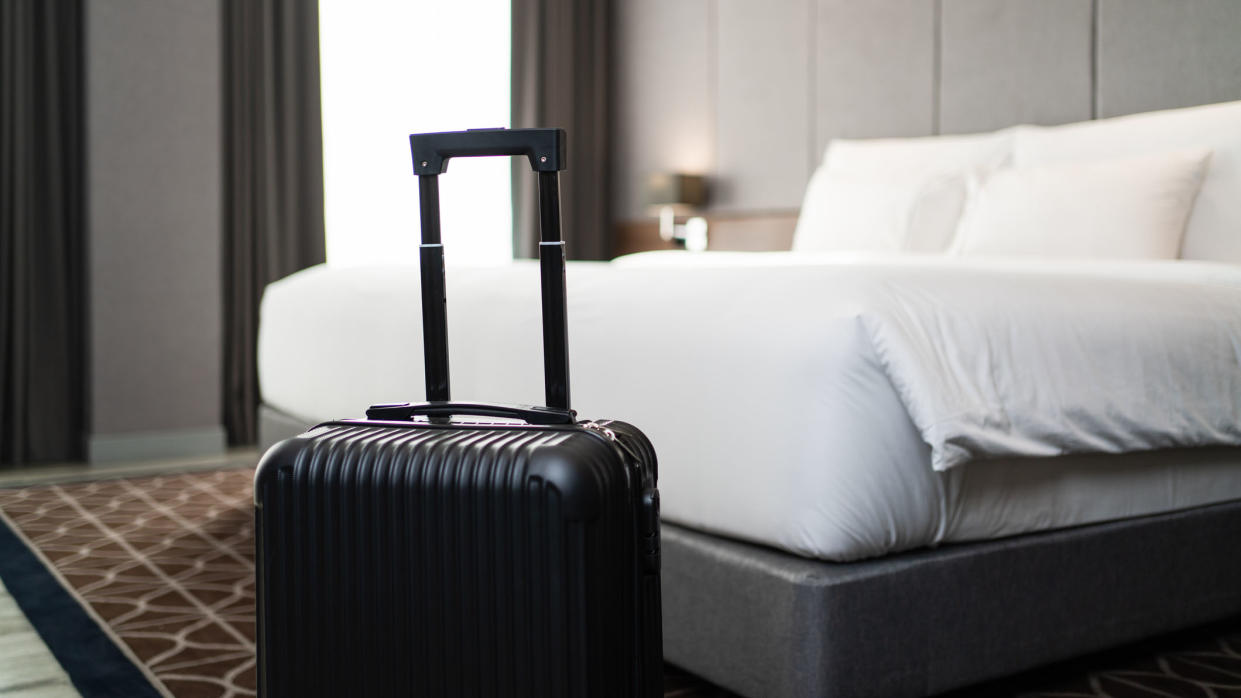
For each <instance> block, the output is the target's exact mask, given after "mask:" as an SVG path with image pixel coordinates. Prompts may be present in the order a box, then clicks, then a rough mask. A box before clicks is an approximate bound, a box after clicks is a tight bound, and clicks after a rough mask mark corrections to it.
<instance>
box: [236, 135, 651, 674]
mask: <svg viewBox="0 0 1241 698" xmlns="http://www.w3.org/2000/svg"><path fill="white" fill-rule="evenodd" d="M410 142H411V146H412V150H413V155H414V170H415V173H416V174H417V175H418V181H419V194H420V199H421V207H422V211H421V218H422V245H421V248H420V258H421V273H422V309H423V314H422V317H423V342H424V351H425V357H426V384H427V402H424V403H417V404H408V403H406V404H395V405H392V404H389V405H374V406H372V407H371V408H370V409H368V410H367V413H366V415H367V416H366V419H344V420H339V421H334V422H327V423H325V424H320V425H319V426H317V427H315V428H313V429H311V430H310V431H308V432H306V433H305V434H302V435H301V436H299V437H296V438H293V439H289V440H287V441H284V442H281V443H280V444H277V445H276V446H274V447H272V448H271V449H270V450H269V451H268V452H267V453H266V454H265V455H264V456H263V459H262V461H261V463H260V464H259V467H258V470H257V472H256V473H255V487H254V505H255V534H256V537H257V549H256V558H257V576H258V645H259V648H258V649H259V652H258V660H259V664H258V666H259V686H260V695H262V696H268V697H271V698H275V697H277V696H296V697H299V698H301V697H306V696H333V697H337V696H367V697H371V696H444V697H449V696H451V697H453V698H457V697H461V696H479V697H488V698H490V697H493V696H528V697H530V698H550V697H556V696H561V697H569V696H572V697H581V698H586V697H590V698H596V697H600V696H617V697H625V698H630V697H633V696H643V697H654V696H660V695H662V680H663V668H662V646H661V629H660V593H659V493H658V490H657V489H656V464H655V453H654V451H653V449H652V447H651V444H650V442H649V441H648V440H647V439H646V437H645V436H643V435H642V433H641V432H640V431H638V429H636V428H634V427H633V426H631V425H629V424H625V423H623V422H618V421H610V420H594V421H580V420H578V419H577V418H576V414H575V413H574V412H573V411H572V410H571V409H570V408H569V366H568V343H567V322H566V317H565V276H564V274H565V271H564V269H565V263H564V259H565V253H564V242H563V241H562V240H561V237H560V201H559V190H558V177H559V171H560V170H562V169H564V162H565V159H564V148H565V135H564V132H563V131H561V130H559V129H514V130H508V129H488V130H479V131H464V132H450V133H430V134H420V135H413V136H411V137H410ZM475 155H522V156H525V157H527V158H528V159H529V161H530V164H531V166H532V167H533V169H534V170H535V171H536V172H537V173H538V178H539V198H540V228H541V238H542V241H541V243H540V245H539V252H540V254H539V257H540V276H541V279H542V294H543V295H542V298H543V301H542V303H543V344H544V347H543V348H544V373H545V384H546V406H538V407H531V406H506V405H494V404H485V403H462V402H452V401H450V395H449V383H448V345H447V332H446V328H447V322H446V312H445V311H446V306H445V288H444V264H443V259H444V257H443V247H442V246H441V244H440V221H439V201H438V199H439V190H438V176H439V175H440V174H441V173H443V172H444V170H445V167H446V164H447V161H448V159H449V158H452V157H461V156H475ZM618 331H619V330H618ZM378 349H379V348H377V352H376V355H375V356H368V357H359V360H367V361H399V360H401V352H400V351H399V350H393V349H392V348H390V347H389V348H383V349H382V351H380V350H378ZM323 369H324V370H325V371H329V370H330V371H348V370H349V367H348V366H324V367H323ZM480 417H481V418H490V419H488V420H486V421H484V420H480V419H479V418H480ZM494 418H502V420H496V419H494Z"/></svg>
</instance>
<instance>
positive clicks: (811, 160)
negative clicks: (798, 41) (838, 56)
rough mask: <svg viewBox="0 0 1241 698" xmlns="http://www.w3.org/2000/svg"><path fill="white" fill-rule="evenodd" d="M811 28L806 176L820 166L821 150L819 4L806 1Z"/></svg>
mask: <svg viewBox="0 0 1241 698" xmlns="http://www.w3.org/2000/svg"><path fill="white" fill-rule="evenodd" d="M806 5H807V15H808V18H809V22H808V24H809V27H808V28H807V34H808V36H807V39H806V41H807V50H806V82H807V83H809V84H808V85H807V86H806V94H807V98H806V138H807V141H806V144H807V148H806V151H807V156H806V167H807V169H806V174H807V175H810V174H812V173H813V172H814V170H815V168H816V167H817V166H818V157H817V151H818V149H819V90H818V86H819V78H818V70H817V68H818V56H819V42H818V34H819V11H818V10H819V2H818V0H806Z"/></svg>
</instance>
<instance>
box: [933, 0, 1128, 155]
mask: <svg viewBox="0 0 1241 698" xmlns="http://www.w3.org/2000/svg"><path fill="white" fill-rule="evenodd" d="M1126 1H1127V0H1126ZM1093 13H1094V6H1093V4H1092V2H1091V0H943V2H942V16H941V18H940V22H941V35H940V41H941V50H942V54H941V59H940V108H939V125H940V132H941V133H968V132H972V131H989V130H992V129H997V128H1003V127H1005V126H1011V125H1013V124H1018V123H1035V124H1060V123H1066V122H1070V121H1082V120H1085V119H1089V118H1091V116H1092V114H1091V112H1092V106H1091V105H1092V92H1093V89H1094V87H1093V80H1092V77H1091V73H1092V71H1091V42H1092V33H1093V32H1092V26H1093Z"/></svg>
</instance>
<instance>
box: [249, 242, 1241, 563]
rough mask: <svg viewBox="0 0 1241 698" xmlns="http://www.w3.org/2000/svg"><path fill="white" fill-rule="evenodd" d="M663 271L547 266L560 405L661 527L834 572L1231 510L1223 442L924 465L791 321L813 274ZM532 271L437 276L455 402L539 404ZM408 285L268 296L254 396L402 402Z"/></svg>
mask: <svg viewBox="0 0 1241 698" xmlns="http://www.w3.org/2000/svg"><path fill="white" fill-rule="evenodd" d="M681 259H682V258H677V257H673V258H668V257H654V258H637V259H632V260H626V261H624V262H621V263H611V264H602V263H574V264H571V265H570V269H569V271H568V284H569V318H570V354H571V358H570V360H571V368H572V388H573V405H574V407H575V408H576V409H577V410H578V411H579V414H581V415H582V416H583V417H608V418H616V419H624V420H626V421H630V422H633V423H635V424H637V425H639V426H640V427H641V428H642V429H643V430H644V431H645V432H646V433H647V434H648V435H649V436H650V437H651V439H652V441H653V442H654V444H655V446H656V450H657V452H658V454H659V459H660V489H661V492H662V500H663V515H664V518H665V519H667V520H669V521H672V522H675V523H678V524H681V525H684V526H687V527H691V528H695V529H698V530H702V531H706V532H710V533H717V534H722V535H726V536H729V537H734V538H738V539H743V540H749V541H753V542H757V543H761V544H765V545H771V546H774V547H777V548H781V549H784V550H788V551H791V552H794V553H797V554H799V555H803V556H808V557H815V558H820V559H825V560H836V561H846V560H854V559H859V558H866V557H874V556H879V555H884V554H887V553H891V552H896V551H900V550H908V549H913V548H919V547H924V546H934V545H937V544H940V543H945V542H959V541H973V540H983V539H991V538H997V537H1003V536H1008V535H1014V534H1019V533H1027V532H1033V531H1041V530H1049V529H1055V528H1063V527H1068V526H1076V525H1082V524H1088V523H1095V522H1099V521H1107V520H1114V519H1120V518H1127V517H1133V516H1141V515H1146V514H1154V513H1160V512H1167V511H1174V510H1178V509H1185V508H1190V507H1195V506H1200V505H1204V504H1210V503H1216V502H1222V501H1227V500H1231V499H1238V498H1241V449H1239V448H1226V447H1221V448H1193V449H1166V450H1160V451H1146V452H1141V453H1131V454H1108V455H1100V454H1081V455H1072V456H1060V457H1055V458H1035V459H1031V458H1008V459H1005V458H999V459H991V460H986V461H978V462H971V463H968V464H966V465H962V466H958V467H953V468H950V469H947V470H944V471H936V470H934V469H933V468H932V467H931V465H930V463H931V450H930V447H929V446H928V445H927V442H926V441H925V440H924V438H923V437H922V434H920V432H919V429H918V428H917V427H916V426H915V425H914V423H913V421H912V420H911V417H910V414H909V411H908V410H907V409H906V407H905V405H904V404H903V403H902V401H901V397H900V396H899V395H898V392H897V390H896V389H895V388H894V387H893V385H892V383H891V381H890V380H889V379H888V378H887V377H886V375H885V373H884V372H883V371H882V370H864V369H866V368H867V366H866V364H867V363H868V362H875V363H877V362H878V361H879V359H878V357H877V356H876V355H875V352H874V346H873V343H872V341H871V338H870V337H868V336H867V335H866V332H865V330H864V328H863V327H862V326H861V325H860V323H858V322H857V316H856V313H853V314H851V313H850V311H849V309H848V308H845V309H844V310H843V311H841V310H839V309H837V310H836V311H834V312H832V313H828V314H826V316H824V317H814V318H813V319H814V321H807V314H808V313H810V312H812V311H813V309H814V308H815V304H814V302H813V300H814V299H815V298H816V297H822V295H823V294H825V293H829V292H830V291H831V288H830V287H826V286H824V281H823V276H824V274H823V270H822V269H818V268H816V266H815V265H814V264H809V263H806V262H804V260H803V261H798V262H796V263H792V264H784V263H772V262H764V263H763V264H762V265H760V266H763V267H764V269H759V270H751V271H749V272H747V275H746V277H745V279H744V283H739V282H738V280H737V277H736V275H735V274H733V273H732V272H731V268H732V267H733V266H735V264H737V263H740V262H739V261H738V260H740V259H741V258H739V257H736V256H721V257H716V258H711V259H715V260H717V261H718V262H719V263H718V264H717V265H715V266H713V265H711V264H705V265H704V264H701V263H698V264H696V265H695V267H696V268H695V269H693V270H692V271H691V270H688V269H686V268H685V267H684V266H683V263H682V262H681V261H680V260H681ZM766 259H768V260H774V259H776V258H772V257H769V258H766ZM780 259H788V258H780ZM744 263H745V264H747V265H751V266H752V265H753V261H752V260H747V261H745V262H744ZM839 263H840V262H839V260H835V261H833V264H839ZM537 275H538V272H537V266H536V265H534V264H524V263H517V264H514V265H512V266H510V267H503V268H488V269H453V270H450V273H449V275H448V278H449V289H448V294H449V295H448V298H449V336H450V352H451V356H450V365H451V368H452V381H453V397H454V398H456V399H477V400H487V401H493V402H518V403H521V402H527V403H528V402H537V401H539V400H540V397H541V395H542V381H541V375H540V369H541V363H542V362H541V359H542V356H541V349H540V331H539V317H538V309H539V303H538V280H537V278H538V276H537ZM756 286H757V287H760V288H761V293H759V292H756V291H755V287H756ZM497 289H500V290H502V292H497ZM418 293H419V290H418V274H417V270H416V268H403V267H388V268H371V269H360V268H353V269H333V268H328V267H316V268H313V269H309V270H306V271H304V272H300V273H298V274H295V275H293V276H291V277H289V278H287V279H285V280H282V281H280V282H277V283H275V284H272V285H271V286H270V287H269V288H268V290H267V293H266V294H265V296H264V300H263V306H262V315H261V328H260V341H259V371H260V379H261V387H262V393H263V397H264V401H265V402H266V403H267V404H268V405H270V406H272V407H274V408H276V409H278V410H281V411H283V412H285V413H288V414H290V415H296V416H298V417H301V418H303V419H305V420H307V421H308V422H313V421H318V420H327V419H334V418H339V417H349V416H357V415H359V414H361V413H362V411H363V410H364V409H365V407H366V406H367V405H369V404H372V403H376V402H395V401H405V400H418V399H421V398H422V396H423V394H424V393H423V382H422V358H421V321H420V318H419V308H418V302H417V298H418ZM738 328H745V329H744V330H743V331H738ZM772 343H776V344H778V345H779V348H780V351H779V352H778V356H779V357H780V359H779V360H778V361H773V360H770V358H769V357H771V356H772V355H773V353H772V351H771V349H772V346H771V345H772ZM859 367H860V368H859Z"/></svg>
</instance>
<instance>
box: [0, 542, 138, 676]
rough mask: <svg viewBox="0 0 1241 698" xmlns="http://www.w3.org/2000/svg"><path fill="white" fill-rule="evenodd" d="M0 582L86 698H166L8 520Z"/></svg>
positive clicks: (0, 553) (0, 560)
mask: <svg viewBox="0 0 1241 698" xmlns="http://www.w3.org/2000/svg"><path fill="white" fill-rule="evenodd" d="M0 579H2V580H4V586H6V587H8V590H9V594H10V595H12V597H13V599H14V600H15V601H16V602H17V605H18V607H20V608H21V610H22V613H24V614H26V618H27V619H28V620H29V621H30V624H31V625H32V626H34V629H35V630H36V631H37V632H38V633H39V635H40V636H42V638H43V641H44V642H45V643H46V644H47V646H48V648H49V649H50V650H51V651H52V654H53V655H54V656H55V657H56V660H57V661H59V662H60V665H61V667H63V668H64V670H65V673H66V674H68V675H69V679H70V680H71V681H73V685H74V687H76V688H77V689H78V692H79V693H81V694H82V696H83V698H148V697H149V698H160V693H159V691H157V690H155V688H154V687H153V686H151V682H150V681H149V680H147V677H146V675H145V674H143V673H142V670H141V669H139V668H138V667H137V666H135V665H134V663H133V662H132V661H130V659H129V657H127V656H125V653H124V652H122V651H121V650H120V648H119V647H117V646H116V643H114V642H113V641H112V638H110V637H109V636H108V635H107V633H105V632H104V631H103V629H102V628H100V627H99V624H98V623H96V622H95V619H93V618H91V616H90V615H89V614H88V613H87V612H86V609H84V608H83V607H82V605H81V604H80V603H78V600H77V599H76V598H75V597H74V596H73V595H72V594H70V593H69V592H68V590H66V589H65V588H64V587H63V586H62V585H61V583H60V580H58V579H56V577H55V576H54V575H53V574H52V572H51V571H50V570H48V569H47V567H46V566H44V564H43V562H42V561H41V560H40V559H39V558H38V556H36V555H35V554H34V552H33V551H31V550H30V548H28V547H27V546H26V544H25V543H24V542H23V541H22V539H21V538H19V537H18V536H17V534H16V533H14V532H13V530H12V529H10V528H9V526H8V523H7V522H5V521H4V520H3V519H0Z"/></svg>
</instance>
